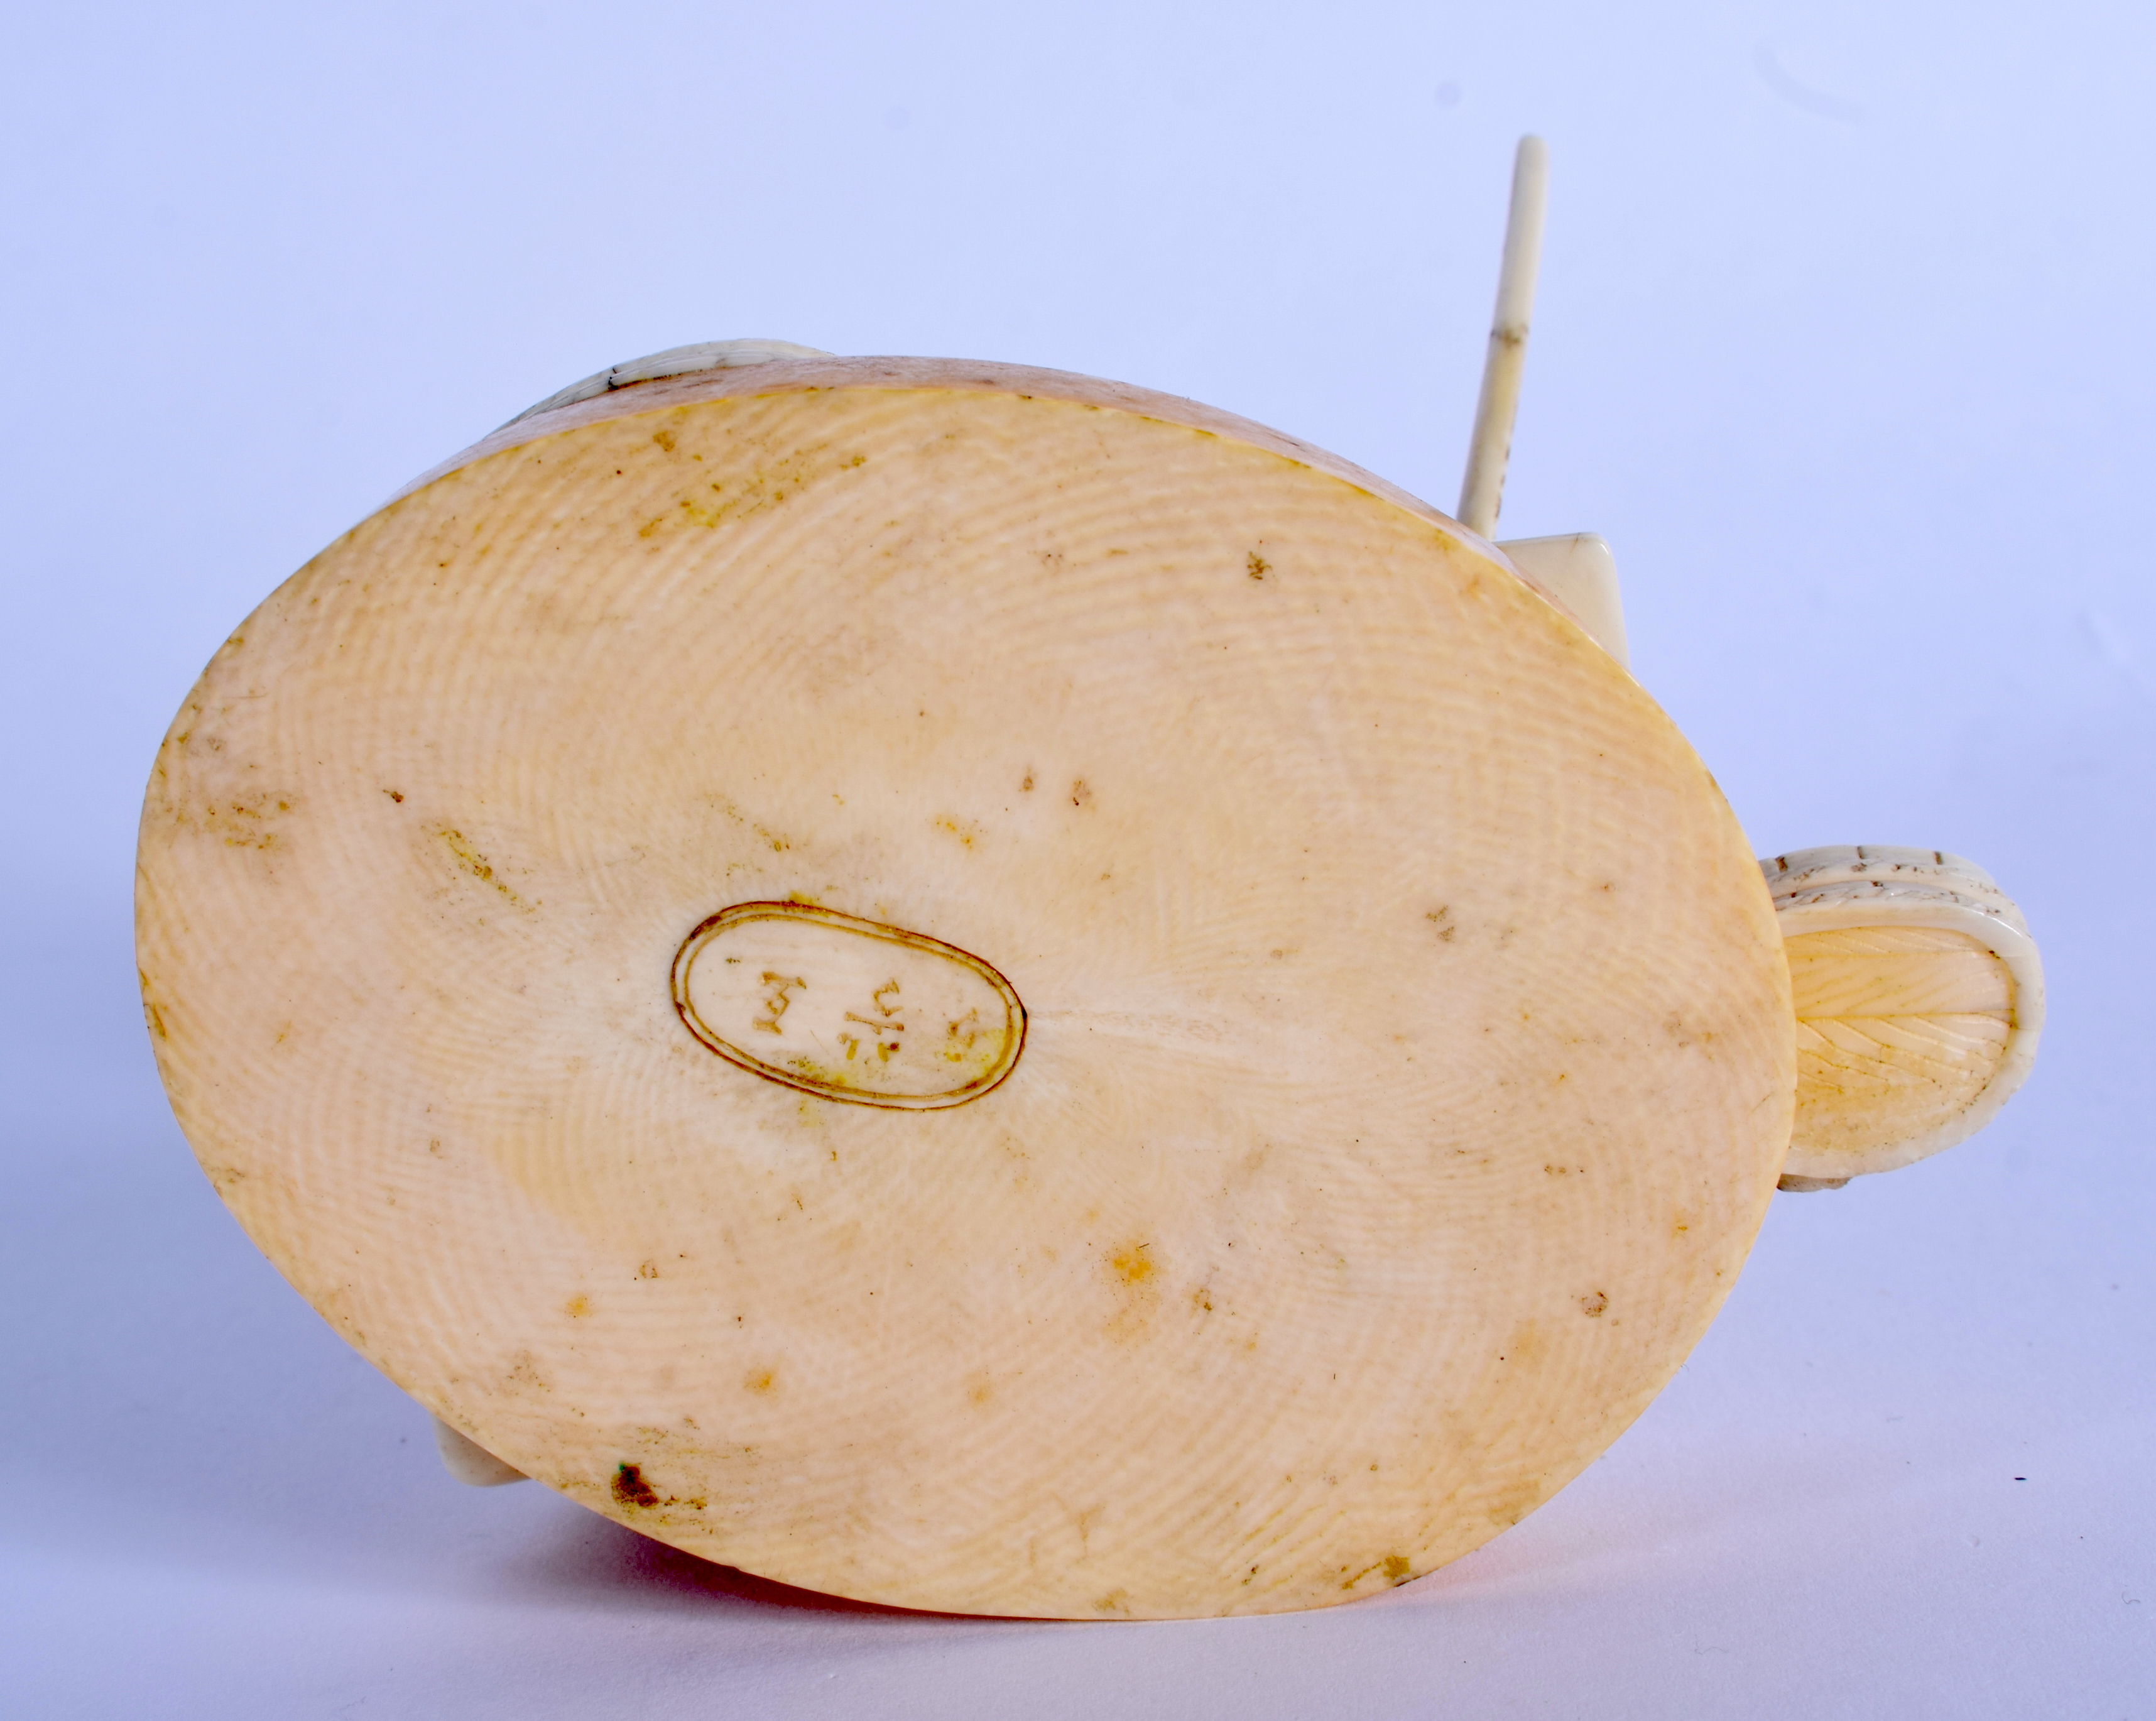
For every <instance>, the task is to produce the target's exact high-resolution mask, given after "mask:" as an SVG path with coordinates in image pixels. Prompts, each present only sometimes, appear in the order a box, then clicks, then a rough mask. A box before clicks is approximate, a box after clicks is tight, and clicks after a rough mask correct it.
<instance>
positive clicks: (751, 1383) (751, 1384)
mask: <svg viewBox="0 0 2156 1721" xmlns="http://www.w3.org/2000/svg"><path fill="white" fill-rule="evenodd" d="M742 1385H743V1386H744V1387H745V1388H747V1390H749V1391H751V1392H764V1393H770V1392H776V1391H778V1370H777V1369H750V1370H749V1371H748V1373H747V1374H744V1375H743V1376H742Z"/></svg>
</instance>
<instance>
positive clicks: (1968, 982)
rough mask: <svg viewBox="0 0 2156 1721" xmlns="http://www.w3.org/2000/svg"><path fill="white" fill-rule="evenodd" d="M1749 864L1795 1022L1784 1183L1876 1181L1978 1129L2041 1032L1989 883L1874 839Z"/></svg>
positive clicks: (1926, 852) (1941, 858)
mask: <svg viewBox="0 0 2156 1721" xmlns="http://www.w3.org/2000/svg"><path fill="white" fill-rule="evenodd" d="M1760 865H1761V868H1762V870H1763V871H1764V873H1765V874H1766V876H1767V882H1768V888H1769V889H1770V890H1771V891H1773V893H1774V903H1775V907H1776V910H1777V912H1778V917H1779V920H1780V922H1781V924H1782V930H1783V932H1784V935H1785V937H1786V939H1787V947H1786V948H1787V950H1788V953H1789V979H1790V989H1791V994H1792V1000H1793V1004H1794V1009H1795V1010H1796V1015H1797V1112H1796V1122H1795V1126H1794V1136H1793V1138H1792V1140H1791V1143H1790V1146H1789V1163H1788V1164H1787V1165H1786V1166H1785V1167H1784V1171H1785V1173H1786V1174H1787V1175H1789V1177H1791V1178H1793V1179H1804V1180H1806V1181H1807V1182H1809V1181H1814V1180H1818V1181H1825V1180H1834V1179H1844V1178H1848V1177H1853V1176H1858V1175H1861V1174H1866V1173H1870V1172H1879V1171H1892V1170H1894V1169H1897V1168H1898V1167H1900V1166H1903V1165H1907V1164H1912V1163H1913V1162H1914V1161H1916V1160H1918V1159H1921V1158H1925V1157H1926V1156H1927V1155H1928V1154H1932V1153H1938V1151H1939V1150H1940V1149H1941V1148H1949V1147H1952V1146H1953V1144H1954V1143H1956V1142H1958V1141H1962V1140H1963V1139H1965V1138H1968V1137H1969V1136H1971V1135H1973V1134H1974V1133H1976V1132H1977V1131H1978V1130H1979V1129H1981V1128H1983V1127H1984V1125H1985V1124H1986V1123H1989V1122H1990V1121H1991V1119H1992V1117H1994V1115H1996V1113H1997V1112H1998V1111H1999V1107H2001V1106H2003V1105H2005V1103H2006V1102H2007V1100H2008V1098H2009V1097H2011V1095H2012V1094H2013V1092H2014V1091H2015V1089H2016V1088H2017V1087H2020V1085H2021V1083H2022V1082H2023V1081H2025V1079H2026V1078H2027V1076H2028V1074H2029V1071H2030V1069H2031V1068H2032V1067H2033V1066H2034V1065H2035V1059H2036V1044H2037V1040H2038V1037H2039V1035H2040V1034H2041V1032H2042V1029H2043V1022H2044V975H2043V968H2042V965H2041V963H2040V961H2039V959H2038V957H2037V953H2036V946H2035V941H2034V940H2033V939H2032V938H2030V936H2029V927H2028V922H2026V921H2025V920H2024V919H2023V918H2022V916H2021V911H2020V909H2019V908H2017V907H2015V905H2014V903H2013V902H2012V901H2011V900H2010V898H2009V897H2008V896H2006V894H2005V892H2004V891H2001V890H2000V889H1999V886H1998V885H1997V883H1996V882H1995V881H1994V880H1993V878H1992V876H1991V875H1990V874H1989V873H1988V872H1986V871H1984V869H1983V868H1982V867H1980V866H1977V865H1976V864H1975V863H1974V862H1973V861H1970V860H1963V858H1962V857H1961V856H1960V855H1948V854H1944V853H1942V852H1940V851H1939V850H1933V849H1908V848H1892V847H1885V846H1877V845H1871V846H1866V847H1861V848H1851V847H1840V848H1825V849H1807V850H1803V851H1802V852H1800V853H1798V854H1793V855H1782V856H1779V858H1777V859H1775V860H1766V861H1762V862H1761V863H1760Z"/></svg>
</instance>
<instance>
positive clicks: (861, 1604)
mask: <svg viewBox="0 0 2156 1721" xmlns="http://www.w3.org/2000/svg"><path fill="white" fill-rule="evenodd" d="M572 1511H573V1515H572V1516H570V1517H568V1518H567V1519H566V1520H565V1522H564V1523H562V1526H561V1528H560V1530H559V1532H558V1533H556V1534H554V1535H553V1536H552V1537H549V1538H546V1539H534V1542H533V1543H532V1544H531V1546H530V1547H529V1548H528V1549H526V1552H525V1553H524V1554H522V1555H521V1557H520V1559H519V1560H518V1562H517V1565H516V1571H515V1574H514V1576H513V1577H512V1578H511V1585H512V1587H513V1588H515V1589H516V1590H517V1591H519V1592H520V1593H521V1594H522V1595H526V1596H529V1597H531V1599H534V1600H551V1601H555V1602H560V1603H565V1604H567V1605H572V1606H577V1607H593V1606H598V1607H608V1606H615V1607H623V1608H630V1609H634V1610H636V1611H639V1612H642V1611H649V1610H650V1609H651V1608H652V1607H653V1605H654V1603H655V1604H657V1605H659V1606H660V1607H662V1608H665V1609H666V1610H668V1611H675V1610H699V1609H701V1608H704V1607H706V1606H707V1605H711V1604H712V1603H717V1604H719V1605H721V1606H733V1607H739V1608H744V1609H752V1610H757V1611H762V1610H766V1609H769V1610H773V1611H777V1612H778V1614H780V1615H781V1616H784V1615H786V1614H793V1615H797V1616H809V1615H817V1614H830V1615H844V1616H852V1617H854V1618H855V1619H859V1620H861V1621H871V1620H875V1621H885V1620H887V1621H892V1622H893V1623H895V1624H901V1625H903V1624H914V1625H931V1624H933V1625H945V1626H948V1625H968V1626H986V1627H996V1626H1024V1625H1034V1626H1039V1625H1045V1624H1052V1623H1060V1622H1058V1621H1041V1620H1019V1619H1009V1618H1002V1617H998V1616H990V1615H978V1614H950V1613H931V1612H927V1611H923V1610H921V1609H916V1608H909V1607H891V1606H888V1605H885V1604H884V1603H881V1602H875V1601H857V1600H855V1599H854V1598H853V1597H851V1596H847V1595H826V1594H824V1592H823V1591H821V1590H802V1589H797V1588H796V1587H795V1586H794V1585H791V1584H782V1583H779V1582H778V1581H776V1580H773V1579H771V1578H762V1577H758V1576H757V1575H756V1574H755V1573H753V1572H745V1571H742V1570H740V1569H737V1568H736V1567H733V1566H731V1565H719V1564H715V1563H714V1562H712V1561H711V1560H708V1559H699V1558H697V1556H696V1555H695V1554H685V1553H683V1552H682V1551H681V1549H679V1548H672V1547H669V1546H668V1545H667V1544H665V1543H664V1542H654V1540H652V1539H651V1538H650V1537H649V1536H643V1535H639V1534H638V1533H636V1532H635V1531H634V1530H632V1529H629V1528H625V1527H624V1526H623V1525H621V1524H619V1523H615V1522H613V1519H611V1518H601V1517H599V1516H598V1515H597V1514H596V1513H588V1512H585V1511H583V1510H582V1509H581V1508H573V1509H572Z"/></svg>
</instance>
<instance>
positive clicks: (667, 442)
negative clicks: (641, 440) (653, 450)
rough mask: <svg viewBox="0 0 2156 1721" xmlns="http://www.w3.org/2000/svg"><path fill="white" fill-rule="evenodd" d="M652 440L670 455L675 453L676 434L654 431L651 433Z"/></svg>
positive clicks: (669, 431)
mask: <svg viewBox="0 0 2156 1721" xmlns="http://www.w3.org/2000/svg"><path fill="white" fill-rule="evenodd" d="M651 439H652V440H653V441H654V442H655V443H657V444H659V445H660V447H661V448H663V449H665V450H666V452H667V453H668V454H672V453H673V452H674V433H673V432H672V431H671V430H654V431H653V432H652V433H651Z"/></svg>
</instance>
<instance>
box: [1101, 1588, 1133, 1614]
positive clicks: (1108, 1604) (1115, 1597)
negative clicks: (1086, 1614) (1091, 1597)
mask: <svg viewBox="0 0 2156 1721" xmlns="http://www.w3.org/2000/svg"><path fill="white" fill-rule="evenodd" d="M1093 1611H1094V1612H1095V1613H1101V1614H1123V1615H1126V1616H1127V1615H1128V1614H1129V1612H1130V1611H1131V1592H1130V1591H1129V1590H1110V1591H1109V1592H1108V1593H1107V1594H1106V1595H1103V1596H1102V1597H1101V1599H1100V1600H1098V1601H1096V1602H1095V1603H1094V1604H1093Z"/></svg>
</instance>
